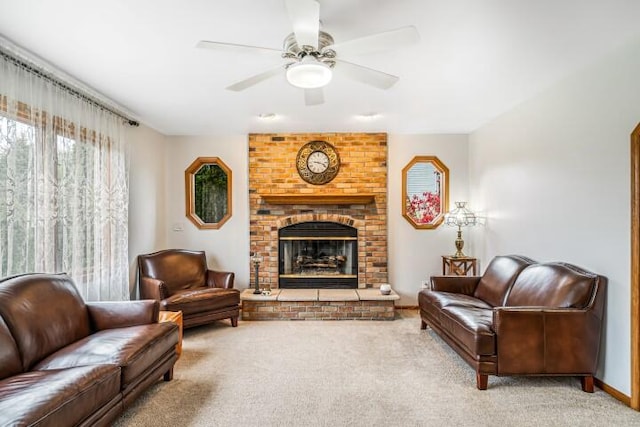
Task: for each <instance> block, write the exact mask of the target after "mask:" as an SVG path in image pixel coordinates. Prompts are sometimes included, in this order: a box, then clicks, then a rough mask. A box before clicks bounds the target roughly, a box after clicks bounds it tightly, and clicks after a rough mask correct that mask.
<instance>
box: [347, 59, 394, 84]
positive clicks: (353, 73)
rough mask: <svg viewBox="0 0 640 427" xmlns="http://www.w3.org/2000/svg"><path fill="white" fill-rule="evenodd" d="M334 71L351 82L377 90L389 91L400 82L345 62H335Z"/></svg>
mask: <svg viewBox="0 0 640 427" xmlns="http://www.w3.org/2000/svg"><path fill="white" fill-rule="evenodd" d="M335 69H336V70H338V71H339V72H341V73H342V74H344V75H345V76H347V77H349V78H351V79H353V80H357V81H359V82H362V83H366V84H368V85H370V86H373V87H377V88H378V89H389V88H390V87H391V86H393V85H394V84H396V82H397V81H398V80H400V78H399V77H398V76H394V75H391V74H387V73H383V72H382V71H378V70H374V69H372V68H367V67H363V66H362V65H357V64H352V63H351V62H347V61H336V67H335Z"/></svg>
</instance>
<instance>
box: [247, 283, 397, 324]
mask: <svg viewBox="0 0 640 427" xmlns="http://www.w3.org/2000/svg"><path fill="white" fill-rule="evenodd" d="M399 298H400V297H399V296H398V294H396V293H395V292H393V291H391V294H390V295H382V294H381V293H380V290H379V289H371V288H369V289H353V290H352V289H275V290H273V291H272V292H271V295H260V294H258V295H256V294H254V293H253V290H252V289H245V290H244V291H243V292H242V294H241V299H242V320H393V319H394V317H395V309H394V301H395V300H397V299H399Z"/></svg>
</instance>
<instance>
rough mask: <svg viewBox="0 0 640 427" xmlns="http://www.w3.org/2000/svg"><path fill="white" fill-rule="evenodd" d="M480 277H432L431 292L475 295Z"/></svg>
mask: <svg viewBox="0 0 640 427" xmlns="http://www.w3.org/2000/svg"><path fill="white" fill-rule="evenodd" d="M478 282H480V276H431V290H434V291H440V292H451V293H455V294H465V295H473V293H474V291H475V290H476V286H478Z"/></svg>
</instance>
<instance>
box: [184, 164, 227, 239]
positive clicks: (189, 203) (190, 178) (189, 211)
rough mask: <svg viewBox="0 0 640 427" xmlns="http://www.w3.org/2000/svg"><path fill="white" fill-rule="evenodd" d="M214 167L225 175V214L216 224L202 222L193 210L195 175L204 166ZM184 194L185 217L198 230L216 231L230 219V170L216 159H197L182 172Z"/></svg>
mask: <svg viewBox="0 0 640 427" xmlns="http://www.w3.org/2000/svg"><path fill="white" fill-rule="evenodd" d="M212 164H213V165H216V166H218V167H220V169H222V170H223V171H224V172H225V174H226V175H227V213H226V214H225V215H224V216H223V217H222V218H220V221H218V222H211V223H208V222H204V221H203V220H202V219H201V218H200V217H199V216H198V215H197V214H196V209H195V174H196V173H197V172H198V171H199V170H200V168H201V167H202V166H204V165H212ZM184 181H185V194H186V216H187V218H189V220H190V221H191V222H192V223H193V224H194V225H195V226H196V227H198V228H199V229H201V230H202V229H214V230H216V229H218V228H220V227H222V225H223V224H224V223H225V222H227V221H228V220H229V218H231V207H232V203H231V187H232V185H231V184H232V179H231V169H229V167H228V166H227V165H226V164H225V163H224V162H223V161H222V160H220V159H219V158H218V157H198V158H197V159H196V160H194V162H193V163H191V165H189V167H188V168H187V170H185V171H184Z"/></svg>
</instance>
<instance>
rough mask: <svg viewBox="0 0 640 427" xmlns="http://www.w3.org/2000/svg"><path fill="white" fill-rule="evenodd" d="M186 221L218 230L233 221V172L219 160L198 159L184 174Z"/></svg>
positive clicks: (203, 227) (210, 158)
mask: <svg viewBox="0 0 640 427" xmlns="http://www.w3.org/2000/svg"><path fill="white" fill-rule="evenodd" d="M184 179H185V190H186V195H187V204H186V207H187V218H189V220H191V222H193V223H194V224H195V225H196V227H198V228H200V229H217V228H220V227H222V225H223V224H224V223H225V222H227V220H228V219H229V218H231V169H229V168H228V167H227V165H225V164H224V162H223V161H222V160H220V159H219V158H217V157H198V158H197V159H196V160H195V161H194V162H193V163H191V165H190V166H189V167H188V168H187V170H186V171H185V172H184Z"/></svg>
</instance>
